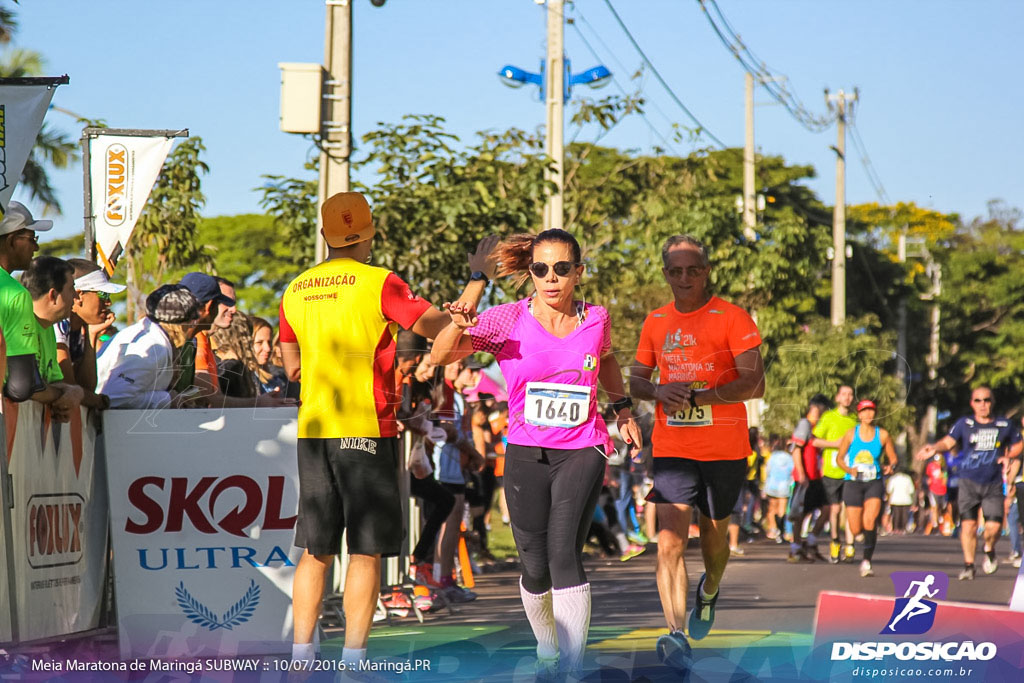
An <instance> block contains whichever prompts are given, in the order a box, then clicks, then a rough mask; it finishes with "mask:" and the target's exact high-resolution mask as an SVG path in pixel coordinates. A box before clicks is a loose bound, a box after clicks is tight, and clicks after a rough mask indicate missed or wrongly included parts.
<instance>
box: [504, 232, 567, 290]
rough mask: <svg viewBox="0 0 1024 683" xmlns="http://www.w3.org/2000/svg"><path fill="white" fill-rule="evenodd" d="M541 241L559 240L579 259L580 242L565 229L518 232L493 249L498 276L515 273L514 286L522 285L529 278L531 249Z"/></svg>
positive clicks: (531, 260)
mask: <svg viewBox="0 0 1024 683" xmlns="http://www.w3.org/2000/svg"><path fill="white" fill-rule="evenodd" d="M542 242H561V243H563V244H567V245H568V246H569V247H570V248H571V249H572V257H573V260H574V261H575V262H576V263H579V262H580V260H581V251H580V243H579V242H577V241H576V238H575V237H573V236H572V234H570V233H568V232H566V231H565V230H559V229H557V228H553V229H550V230H545V231H544V232H542V233H540V234H539V235H529V234H525V233H520V234H517V235H512V236H511V237H509V238H508V239H505V240H502V241H501V243H500V244H499V245H498V247H497V248H496V249H495V250H494V253H495V255H496V256H497V261H498V273H497V275H498V277H504V276H506V275H517V277H516V283H515V286H516V287H517V288H518V287H520V286H522V284H523V283H524V282H526V281H527V280H528V279H529V278H530V272H529V268H530V264H531V263H533V249H534V247H536V246H537V245H538V244H540V243H542Z"/></svg>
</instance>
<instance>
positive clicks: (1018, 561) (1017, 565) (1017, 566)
mask: <svg viewBox="0 0 1024 683" xmlns="http://www.w3.org/2000/svg"><path fill="white" fill-rule="evenodd" d="M1013 566H1014V567H1016V568H1017V569H1020V558H1019V557H1017V558H1014V560H1013Z"/></svg>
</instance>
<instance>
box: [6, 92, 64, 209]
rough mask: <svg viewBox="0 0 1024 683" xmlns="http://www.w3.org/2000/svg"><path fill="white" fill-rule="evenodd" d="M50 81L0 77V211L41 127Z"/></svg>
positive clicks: (51, 95)
mask: <svg viewBox="0 0 1024 683" xmlns="http://www.w3.org/2000/svg"><path fill="white" fill-rule="evenodd" d="M19 80H24V81H29V80H40V81H45V80H46V79H19ZM50 80H51V82H49V83H47V82H42V83H39V84H32V85H29V84H25V83H16V84H10V83H4V82H3V81H2V80H0V214H3V213H4V212H6V210H7V204H8V203H9V202H10V201H11V195H13V194H14V188H15V187H16V186H17V184H18V180H20V179H21V172H22V171H23V170H24V169H25V162H26V161H28V155H29V154H30V153H31V152H32V147H33V146H34V145H35V144H36V137H37V136H38V135H39V130H40V128H42V126H43V117H44V116H45V115H46V110H47V108H48V107H49V106H50V100H51V99H52V98H53V93H54V90H55V87H54V86H55V85H56V84H57V83H56V82H55V80H54V79H50Z"/></svg>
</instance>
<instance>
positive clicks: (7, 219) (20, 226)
mask: <svg viewBox="0 0 1024 683" xmlns="http://www.w3.org/2000/svg"><path fill="white" fill-rule="evenodd" d="M52 227H53V221H46V220H40V221H37V220H35V219H34V218H32V212H31V211H29V210H28V208H26V207H25V205H24V204H22V203H21V202H11V203H10V204H8V205H7V212H6V213H5V214H4V219H3V221H0V235H9V234H11V233H12V232H17V231H18V230H24V229H26V228H27V229H29V230H35V231H36V232H44V231H46V230H49V229H50V228H52Z"/></svg>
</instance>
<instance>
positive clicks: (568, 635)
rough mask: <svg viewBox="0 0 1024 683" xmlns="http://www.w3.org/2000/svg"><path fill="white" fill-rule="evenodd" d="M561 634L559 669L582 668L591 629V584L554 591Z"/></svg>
mask: <svg viewBox="0 0 1024 683" xmlns="http://www.w3.org/2000/svg"><path fill="white" fill-rule="evenodd" d="M551 603H552V606H553V607H554V612H555V631H556V632H557V634H558V645H559V648H558V649H559V659H558V662H559V663H558V669H559V671H564V672H569V673H574V672H578V671H579V670H580V669H581V668H583V650H584V648H586V646H587V633H588V632H589V631H590V584H589V583H584V584H582V585H580V586H572V587H570V588H555V589H553V590H552V591H551Z"/></svg>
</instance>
